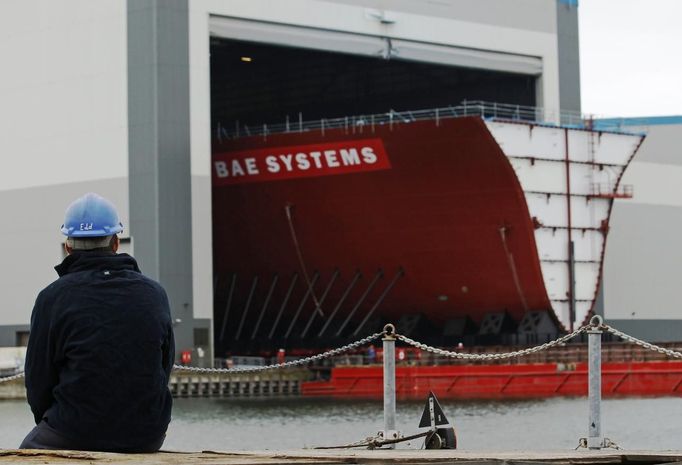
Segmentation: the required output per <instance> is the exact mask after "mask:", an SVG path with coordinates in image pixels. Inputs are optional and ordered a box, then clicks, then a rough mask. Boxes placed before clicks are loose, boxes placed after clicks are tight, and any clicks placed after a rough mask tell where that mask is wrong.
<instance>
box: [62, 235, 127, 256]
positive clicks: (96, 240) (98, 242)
mask: <svg viewBox="0 0 682 465" xmlns="http://www.w3.org/2000/svg"><path fill="white" fill-rule="evenodd" d="M114 237H115V235H111V236H104V237H67V238H66V245H68V246H69V247H70V248H71V249H72V250H74V251H76V250H88V251H97V252H113V250H114Z"/></svg>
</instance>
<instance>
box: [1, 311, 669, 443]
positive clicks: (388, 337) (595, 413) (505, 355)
mask: <svg viewBox="0 0 682 465" xmlns="http://www.w3.org/2000/svg"><path fill="white" fill-rule="evenodd" d="M604 332H607V333H610V334H613V335H614V336H616V337H618V338H620V339H622V340H624V341H627V342H630V343H632V344H634V345H636V346H639V347H642V348H643V349H646V350H650V351H654V352H656V353H658V354H661V355H664V356H666V357H671V358H677V359H682V352H680V351H676V350H673V349H669V348H666V347H662V346H659V345H655V344H651V343H649V342H646V341H643V340H641V339H638V338H636V337H633V336H630V335H628V334H626V333H624V332H622V331H619V330H617V329H615V328H612V327H610V326H608V325H606V324H604V323H603V321H602V319H601V317H598V316H595V317H593V318H592V320H591V321H590V324H589V325H586V326H582V327H580V328H578V329H576V330H575V331H573V332H571V333H569V334H566V335H564V336H562V337H559V338H557V339H555V340H553V341H549V342H547V343H544V344H540V345H537V346H534V347H528V348H524V349H519V350H513V351H508V352H495V353H464V352H459V351H450V350H446V349H442V348H439V347H434V346H430V345H427V344H423V343H421V342H419V341H416V340H414V339H412V338H409V337H407V336H403V335H401V334H399V333H397V332H396V330H395V327H394V326H393V325H392V324H387V325H386V326H385V327H384V330H383V331H382V332H379V333H374V334H372V335H369V336H367V337H365V338H363V339H359V340H357V341H355V342H353V343H350V344H347V345H345V346H342V347H339V348H336V349H332V350H328V351H326V352H322V353H320V354H316V355H312V356H309V357H304V358H300V359H298V360H292V361H289V362H284V363H277V364H272V365H265V366H258V367H248V368H240V367H234V368H202V367H191V366H185V365H174V366H173V368H174V370H177V371H180V372H188V373H195V374H216V373H217V374H224V373H228V374H229V373H256V372H262V371H267V370H279V369H286V368H293V367H301V366H307V365H308V364H310V363H312V362H315V361H319V360H323V359H327V358H332V357H336V356H338V355H340V354H343V353H346V352H348V351H351V350H354V349H357V348H359V347H363V346H366V345H367V344H369V343H370V342H372V341H374V340H376V339H378V338H379V337H381V338H382V342H383V367H384V426H385V429H384V430H383V431H382V432H381V438H383V439H378V440H376V441H374V445H377V444H379V445H381V443H382V441H383V443H384V444H387V445H388V444H390V445H393V444H394V443H395V442H396V441H395V438H399V437H400V434H399V432H397V431H396V430H395V401H396V390H395V369H396V351H395V342H396V341H401V342H403V343H405V344H407V345H409V346H412V347H415V348H417V349H419V350H421V351H424V352H428V353H432V354H435V355H437V356H439V357H448V358H453V359H458V360H466V361H496V360H505V359H512V358H517V357H526V356H529V355H531V354H536V353H539V352H543V351H547V350H549V349H551V348H553V347H557V346H560V345H562V344H565V343H566V342H568V341H570V340H571V339H573V338H575V337H577V336H579V335H581V334H582V333H587V335H588V359H589V360H588V369H589V371H588V402H589V431H588V433H589V434H588V437H587V438H582V439H581V441H580V445H582V446H585V447H588V448H590V449H601V448H605V447H613V446H614V443H613V442H612V441H611V440H609V439H608V438H604V437H602V435H601V362H602V359H601V354H602V347H601V340H602V334H603V333H604ZM23 377H24V373H17V374H15V375H13V376H8V377H4V378H0V383H4V382H9V381H13V380H18V379H21V378H23ZM387 438H393V439H387ZM389 447H390V446H389Z"/></svg>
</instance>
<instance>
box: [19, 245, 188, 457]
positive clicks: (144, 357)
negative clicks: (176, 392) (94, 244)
mask: <svg viewBox="0 0 682 465" xmlns="http://www.w3.org/2000/svg"><path fill="white" fill-rule="evenodd" d="M55 269H56V270H57V273H58V274H59V279H57V280H56V281H55V282H53V283H52V284H50V285H49V286H48V287H47V288H45V289H43V291H41V292H40V294H39V295H38V298H37V299H36V303H35V307H34V309H33V314H32V315H31V334H30V337H29V343H28V350H27V353H26V389H27V394H28V402H29V404H30V406H31V410H32V411H33V415H34V416H35V421H36V423H39V422H40V421H41V420H42V419H44V418H45V419H47V422H48V423H49V424H50V426H52V427H53V428H55V429H56V430H57V431H58V432H60V433H61V434H63V435H64V436H65V437H66V438H68V439H69V440H70V441H73V443H74V444H76V445H78V448H79V449H87V450H110V451H128V450H129V451H134V450H135V449H137V448H144V446H145V445H147V444H149V443H152V442H154V441H156V440H158V439H159V438H161V437H162V436H163V435H164V434H165V432H166V428H167V427H168V423H169V422H170V415H171V404H172V399H171V395H170V392H169V390H168V378H169V376H170V372H171V369H172V366H173V360H174V358H175V357H174V339H173V327H172V322H171V316H170V310H169V305H168V297H167V296H166V292H165V291H164V289H163V288H162V287H161V285H160V284H159V283H157V282H156V281H153V280H152V279H149V278H147V277H145V276H144V275H142V273H140V269H139V268H138V266H137V263H136V262H135V259H134V258H133V257H131V256H129V255H127V254H118V255H116V254H114V253H110V252H109V253H107V252H76V253H73V254H71V255H69V256H68V257H66V259H65V260H64V262H62V263H61V264H60V265H58V266H56V267H55Z"/></svg>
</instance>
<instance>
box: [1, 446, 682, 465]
mask: <svg viewBox="0 0 682 465" xmlns="http://www.w3.org/2000/svg"><path fill="white" fill-rule="evenodd" d="M453 462H458V463H459V465H488V464H491V465H502V464H514V465H542V464H551V465H560V464H561V465H563V464H566V465H568V464H571V465H591V464H596V465H604V464H621V465H627V464H633V465H637V464H639V465H645V464H646V465H648V464H670V465H673V464H676V465H679V464H680V462H682V451H663V452H657V451H656V452H654V451H627V452H625V451H613V450H609V451H588V450H578V451H513V452H504V451H493V452H485V451H457V450H414V449H409V450H408V449H398V450H334V451H330V450H315V449H305V450H295V451H239V452H229V451H226V452H220V451H204V452H159V453H156V454H113V453H106V452H85V451H40V450H15V449H0V464H7V463H14V464H36V463H41V464H48V465H49V464H63V463H93V464H140V465H179V464H189V465H191V464H202V465H271V464H291V465H295V464H302V465H313V464H314V465H327V464H330V465H331V464H346V463H363V464H377V465H378V464H400V465H418V464H433V465H435V464H445V463H453Z"/></svg>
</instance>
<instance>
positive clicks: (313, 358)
mask: <svg viewBox="0 0 682 465" xmlns="http://www.w3.org/2000/svg"><path fill="white" fill-rule="evenodd" d="M383 335H384V333H383V332H381V333H374V334H372V335H371V336H367V337H366V338H364V339H360V340H359V341H355V342H352V343H350V344H347V345H345V346H343V347H339V348H338V349H332V350H328V351H326V352H322V353H320V354H317V355H312V356H310V357H305V358H301V359H298V360H292V361H291V362H285V363H277V364H275V365H265V366H262V367H249V368H200V367H188V366H184V365H173V369H175V370H178V371H188V372H191V373H256V372H260V371H266V370H276V369H280V368H290V367H295V366H300V365H307V364H308V363H310V362H314V361H316V360H322V359H325V358H329V357H333V356H335V355H339V354H342V353H344V352H347V351H349V350H351V349H355V348H357V347H361V346H364V345H365V344H367V343H368V342H370V341H373V340H374V339H376V338H378V337H379V336H383Z"/></svg>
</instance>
